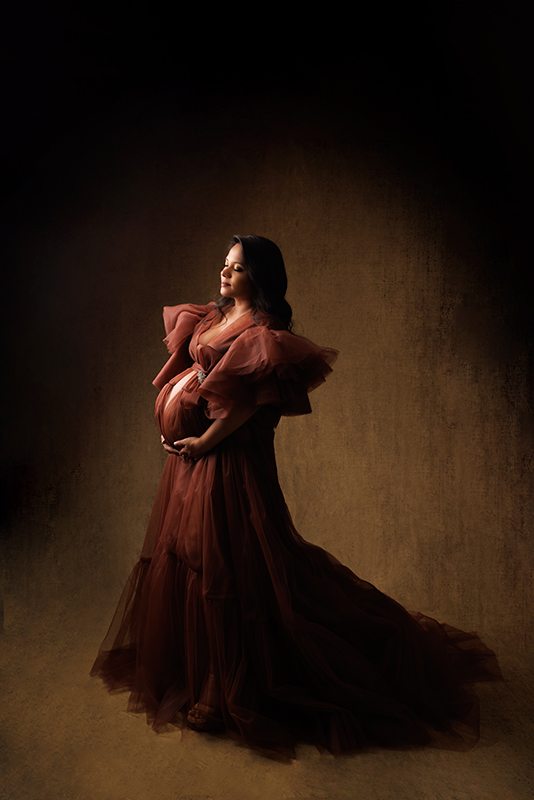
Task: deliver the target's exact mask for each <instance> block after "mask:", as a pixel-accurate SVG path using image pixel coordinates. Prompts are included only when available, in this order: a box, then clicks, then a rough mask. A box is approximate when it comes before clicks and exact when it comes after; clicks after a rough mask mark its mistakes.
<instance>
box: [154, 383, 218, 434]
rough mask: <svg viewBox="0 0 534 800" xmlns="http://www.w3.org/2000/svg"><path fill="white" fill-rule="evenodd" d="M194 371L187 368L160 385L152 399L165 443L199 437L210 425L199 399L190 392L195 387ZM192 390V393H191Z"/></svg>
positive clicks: (196, 386) (196, 385)
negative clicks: (161, 387) (159, 390)
mask: <svg viewBox="0 0 534 800" xmlns="http://www.w3.org/2000/svg"><path fill="white" fill-rule="evenodd" d="M197 374H198V373H197V371H196V370H191V371H189V372H187V373H186V374H185V375H181V376H180V377H179V379H178V380H177V381H176V382H174V381H171V382H170V383H168V384H167V385H166V386H164V387H163V389H162V390H161V392H160V393H159V395H158V398H157V400H156V420H157V423H158V426H159V429H160V431H161V433H162V434H163V436H164V437H165V439H166V440H167V442H168V443H169V444H174V442H176V441H177V440H178V439H185V437H186V436H201V435H202V434H203V433H204V431H205V430H206V429H207V428H208V427H209V426H210V424H211V420H209V419H207V417H206V415H205V414H204V409H203V407H202V405H200V402H201V399H200V397H199V396H198V395H196V397H195V395H194V392H195V390H196V389H197V388H198V378H197ZM192 393H193V394H192Z"/></svg>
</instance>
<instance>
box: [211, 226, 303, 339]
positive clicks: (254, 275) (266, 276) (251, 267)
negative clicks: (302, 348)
mask: <svg viewBox="0 0 534 800" xmlns="http://www.w3.org/2000/svg"><path fill="white" fill-rule="evenodd" d="M236 244H240V245H241V247H242V248H243V258H244V262H245V264H244V266H245V268H246V270H247V273H248V276H249V278H250V283H251V288H252V303H253V306H254V309H255V310H257V311H266V312H267V313H268V314H271V315H272V316H273V317H277V318H278V319H279V320H281V321H282V322H283V323H284V325H285V326H286V328H287V329H288V330H291V325H292V322H291V315H292V313H293V312H292V310H291V306H290V305H289V303H288V302H287V300H286V299H285V293H286V290H287V275H286V268H285V264H284V259H283V257H282V253H281V252H280V248H279V247H278V245H276V244H275V243H274V242H271V240H270V239H266V238H265V237H263V236H234V237H233V238H232V241H231V242H230V244H229V246H228V250H227V251H226V252H227V253H228V252H229V251H230V250H231V249H232V247H233V246H234V245H236ZM230 304H233V300H231V299H230V298H226V297H221V298H220V300H219V301H218V302H217V306H218V307H219V309H220V310H221V311H222V312H223V313H224V308H225V306H228V305H230Z"/></svg>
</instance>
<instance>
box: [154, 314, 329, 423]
mask: <svg viewBox="0 0 534 800" xmlns="http://www.w3.org/2000/svg"><path fill="white" fill-rule="evenodd" d="M214 310H215V305H214V303H210V304H208V305H206V306H198V305H192V304H186V305H180V306H172V307H165V309H164V321H165V330H166V332H167V336H166V338H165V339H164V341H165V343H166V345H167V348H168V350H169V353H170V354H171V357H170V358H169V360H168V361H167V363H166V364H165V366H164V367H163V369H162V370H161V371H160V373H159V374H158V376H157V377H156V378H155V379H154V385H155V386H157V387H158V388H159V389H162V388H163V386H164V385H165V384H166V383H168V382H169V381H171V380H173V379H174V378H176V376H178V375H179V374H182V373H183V372H184V371H185V370H186V369H188V368H189V367H191V366H192V365H193V364H195V365H196V366H197V367H198V369H199V370H201V371H202V372H203V373H204V374H205V375H206V376H207V377H206V378H205V379H203V381H202V384H201V385H200V384H197V385H195V386H192V387H188V391H186V392H184V393H183V398H182V401H181V402H182V403H183V405H184V406H189V407H192V406H196V405H203V406H204V407H205V408H206V415H207V416H208V418H210V419H218V418H221V417H226V416H227V415H228V414H229V413H231V411H232V410H233V409H234V408H235V407H236V406H247V407H249V408H256V409H259V408H261V407H262V406H266V405H273V406H276V408H277V410H278V411H279V413H280V414H283V415H298V414H308V413H310V411H311V407H310V403H309V400H308V396H307V395H308V392H310V391H312V390H313V389H315V388H316V387H317V386H319V385H320V384H321V383H323V382H324V381H325V380H326V378H327V377H328V375H329V374H330V373H331V372H332V367H331V365H332V364H333V362H334V361H335V360H336V358H337V355H338V353H337V351H336V350H333V349H332V348H327V347H320V346H318V345H316V344H314V343H313V342H311V341H310V340H309V339H306V338H305V337H303V336H297V335H295V334H293V333H290V332H289V331H287V330H280V329H279V328H280V327H281V326H280V325H279V324H278V323H277V321H276V320H275V319H274V318H271V317H269V316H268V315H266V314H264V315H260V316H259V317H258V318H257V319H254V318H253V317H252V316H250V315H247V317H246V318H245V319H244V320H243V321H242V323H241V325H240V326H238V327H237V328H235V327H234V326H231V327H230V329H229V332H230V331H233V334H234V335H233V336H230V338H229V339H224V338H223V340H222V341H221V338H220V337H217V340H215V341H213V342H211V343H210V344H209V345H202V344H199V341H198V338H199V334H200V332H201V330H205V327H206V326H207V325H208V324H209V322H210V321H212V319H213V318H214V314H212V313H210V312H214ZM202 321H204V325H203V326H202V329H201V330H199V327H198V326H199V323H200V322H202Z"/></svg>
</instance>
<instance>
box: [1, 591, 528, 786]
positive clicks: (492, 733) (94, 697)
mask: <svg viewBox="0 0 534 800" xmlns="http://www.w3.org/2000/svg"><path fill="white" fill-rule="evenodd" d="M109 613H110V608H109V607H106V608H99V609H95V608H85V609H84V611H83V612H80V610H79V609H76V608H74V607H72V606H71V607H70V608H65V607H58V608H56V609H55V610H54V611H53V612H52V611H50V610H49V611H48V612H46V613H44V612H43V613H41V615H38V616H36V615H35V613H33V614H32V615H31V619H30V618H29V615H28V614H27V613H25V612H24V610H23V609H21V608H17V607H15V605H14V604H10V603H9V602H7V604H6V624H5V632H4V634H3V637H2V672H3V683H4V689H3V691H2V696H3V701H2V704H1V709H0V717H3V720H2V732H3V733H2V735H3V739H4V745H3V768H2V777H1V781H0V797H1V798H2V800H60V798H64V799H65V800H208V799H209V800H227V799H228V800H241V798H243V800H286V798H287V799H288V800H289V798H300V799H301V800H311V799H312V798H314V800H315V798H317V800H318V799H319V798H328V800H348V799H349V798H358V800H375V799H376V800H385V798H395V800H438V798H439V800H474V799H475V798H476V800H523V798H525V799H526V798H532V797H534V765H533V762H534V680H533V676H532V672H530V674H529V671H528V669H527V664H526V659H525V658H521V657H518V656H517V654H512V653H510V652H509V651H507V649H506V648H504V647H503V652H501V653H499V660H500V663H501V666H502V669H503V672H504V674H505V681H504V683H502V682H499V683H494V684H480V685H479V687H478V691H479V696H480V698H481V734H482V735H481V740H480V741H479V743H478V744H477V745H476V747H475V748H474V749H473V750H471V751H469V752H460V753H459V752H447V751H443V750H435V749H419V750H409V751H400V750H395V751H388V750H373V751H366V752H362V753H361V754H357V755H351V756H344V757H341V758H339V757H338V758H334V757H333V756H331V755H329V754H320V753H319V752H318V751H317V750H316V749H314V748H312V747H308V746H302V747H299V748H298V750H297V758H296V760H295V761H294V762H293V763H291V764H283V763H279V762H276V761H272V760H269V759H266V758H264V757H263V756H261V755H259V754H257V753H255V752H253V751H251V750H249V749H247V748H244V747H241V746H239V745H237V744H236V743H235V742H233V741H229V740H226V739H224V738H221V737H218V736H213V735H209V734H200V733H196V732H192V731H187V732H186V733H185V734H182V733H181V732H180V731H179V730H176V731H174V732H172V733H164V734H159V735H156V734H155V733H154V732H153V731H152V730H151V729H150V728H148V727H147V725H146V724H145V719H144V717H142V716H136V715H133V714H129V713H127V712H126V710H125V709H126V699H127V698H126V695H124V694H120V695H114V696H111V695H109V694H108V693H107V692H106V691H105V690H104V689H103V687H102V685H101V683H100V682H99V681H98V680H95V679H91V678H89V674H88V673H89V669H90V667H91V664H92V660H93V658H94V655H95V652H96V650H97V647H98V645H99V643H100V641H101V639H102V637H103V634H104V633H105V628H106V626H107V622H108V620H109Z"/></svg>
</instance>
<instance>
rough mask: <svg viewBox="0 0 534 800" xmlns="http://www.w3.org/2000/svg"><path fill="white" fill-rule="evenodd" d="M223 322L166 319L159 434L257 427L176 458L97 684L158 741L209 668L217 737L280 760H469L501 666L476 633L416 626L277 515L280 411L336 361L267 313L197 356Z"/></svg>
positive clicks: (196, 315)
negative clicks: (304, 746)
mask: <svg viewBox="0 0 534 800" xmlns="http://www.w3.org/2000/svg"><path fill="white" fill-rule="evenodd" d="M217 314H218V312H217V311H216V309H215V308H214V305H213V304H209V305H207V306H198V305H192V304H187V305H182V306H176V307H171V308H166V309H165V310H164V321H165V329H166V333H167V336H166V339H165V340H164V341H165V342H166V344H167V346H168V349H169V352H170V358H169V361H168V362H167V364H166V365H165V366H164V368H163V369H162V371H161V372H160V373H159V375H158V376H157V378H156V379H155V381H154V383H155V385H156V386H157V387H158V388H159V389H160V393H159V395H158V398H157V401H156V418H157V421H158V424H159V426H160V429H161V432H162V433H163V435H164V436H165V438H166V439H167V441H168V442H170V443H172V442H174V441H175V440H176V439H178V438H182V437H185V436H194V435H200V434H201V433H202V432H203V431H204V430H205V429H206V428H207V426H209V425H210V424H211V421H212V420H213V419H216V418H221V417H225V416H226V415H227V414H228V413H230V412H231V411H232V410H233V409H234V408H236V407H239V406H242V405H246V406H249V407H254V408H255V409H256V413H255V414H254V415H253V416H252V417H251V418H250V420H249V421H248V422H247V423H245V424H244V425H243V426H242V427H241V428H239V429H238V430H237V431H236V432H235V433H233V434H232V435H231V436H229V437H227V438H226V439H225V440H224V441H223V442H221V443H220V444H219V445H218V446H217V447H216V448H214V449H213V450H212V451H211V452H210V453H208V454H207V455H206V456H204V457H203V458H201V459H199V460H198V461H195V462H184V461H183V460H182V459H180V458H178V457H177V456H174V455H169V457H168V459H167V462H166V465H165V468H164V471H163V475H162V478H161V482H160V485H159V488H158V491H157V496H156V500H155V503H154V509H153V512H152V516H151V519H150V523H149V527H148V531H147V535H146V539H145V542H144V545H143V549H142V552H141V557H140V560H139V562H138V564H137V565H136V567H135V568H134V570H133V572H132V575H131V576H130V579H129V581H128V584H127V586H126V588H125V590H124V593H123V596H122V598H121V601H120V603H119V606H118V608H117V611H116V613H115V616H114V619H113V622H112V624H111V627H110V629H109V631H108V634H107V636H106V638H105V640H104V642H103V643H102V646H101V648H100V652H99V654H98V657H97V659H96V661H95V664H94V666H93V669H92V673H91V674H93V675H100V676H101V677H102V678H103V680H104V681H105V683H106V685H107V686H108V688H109V689H110V690H121V689H122V690H129V691H130V693H131V694H130V701H129V706H128V707H129V709H130V710H132V711H145V712H146V714H147V718H148V721H149V722H150V723H151V724H152V725H153V727H154V728H155V730H163V729H165V728H166V727H167V726H168V725H169V724H177V722H178V721H179V720H180V718H181V715H183V714H184V713H186V712H187V710H188V709H190V708H191V707H192V706H193V704H194V703H195V702H197V701H198V699H199V696H200V692H201V689H202V686H203V684H204V683H205V681H206V678H207V675H208V672H209V670H210V668H211V670H213V672H214V673H215V675H216V678H217V682H218V686H219V690H218V695H219V696H218V702H217V705H218V706H219V707H220V711H219V712H218V717H220V719H221V720H222V725H221V727H222V729H223V730H224V731H226V733H228V734H229V735H232V736H235V737H236V738H238V739H240V740H242V741H244V742H245V743H247V744H249V745H250V746H252V747H254V748H256V749H258V750H259V751H261V752H263V753H265V754H266V755H271V756H274V757H278V758H283V759H287V758H292V757H294V748H295V745H296V744H297V743H298V742H299V741H301V742H308V743H314V744H315V745H317V746H318V747H319V748H320V749H323V748H324V749H326V750H329V751H330V752H332V753H341V752H347V751H352V750H355V749H358V748H362V747H365V746H367V745H383V746H392V745H407V744H425V743H428V742H430V741H433V742H434V743H436V742H437V743H439V744H441V745H443V746H446V747H453V748H460V749H464V748H465V747H468V746H470V745H472V744H473V743H474V742H475V741H476V738H477V736H478V715H477V698H476V695H475V694H474V692H473V691H472V689H471V688H470V687H469V686H467V685H466V684H469V683H471V682H473V681H476V680H486V679H492V678H499V677H500V672H499V668H498V665H497V662H496V660H495V657H494V654H493V653H492V652H491V651H490V650H488V649H487V648H486V647H485V646H484V645H483V644H482V643H481V642H480V640H479V639H478V637H477V636H476V634H466V633H463V632H462V631H458V630H456V629H454V628H451V627H450V626H446V625H439V624H438V623H437V622H436V621H435V620H432V619H429V618H428V617H424V616H423V615H421V614H415V615H412V614H409V613H408V612H407V611H406V610H405V609H404V608H402V607H401V606H400V605H399V604H398V603H396V602H395V601H394V600H392V599H391V598H390V597H388V596H386V595H384V594H383V593H381V592H380V591H379V590H378V589H377V588H375V587H374V586H373V585H372V584H370V583H368V582H367V581H364V580H361V579H360V578H358V577H357V576H356V575H355V574H354V573H353V572H352V571H351V570H349V569H348V568H347V567H345V566H343V565H342V564H340V563H339V562H338V561H337V560H336V559H335V558H334V557H333V556H332V555H330V554H329V553H327V552H326V551H324V550H322V549H321V548H319V547H317V546H315V545H312V544H310V543H308V542H306V541H304V540H303V539H302V537H301V536H300V535H299V534H298V533H297V531H296V530H295V528H294V526H293V523H292V521H291V517H290V514H289V512H288V509H287V507H286V504H285V501H284V498H283V495H282V491H281V489H280V486H279V483H278V477H277V470H276V462H275V455H274V429H275V427H276V425H277V423H278V421H279V419H280V415H281V414H286V415H291V414H303V413H308V412H309V411H310V405H309V401H308V391H310V390H311V389H313V388H315V387H316V386H318V385H319V384H320V383H321V382H322V381H323V380H324V379H325V378H326V377H327V376H328V374H329V373H330V371H331V367H330V365H331V363H332V362H333V361H334V360H335V358H336V355H337V354H336V351H334V350H331V349H329V348H321V347H318V346H317V345H315V344H313V343H312V342H310V341H308V340H307V339H304V338H303V337H299V336H295V335H294V334H292V333H289V332H288V331H286V330H284V329H283V326H282V325H281V324H277V322H276V320H274V319H272V318H269V317H268V316H266V315H263V316H262V317H261V318H260V319H256V320H255V319H253V318H252V317H251V315H246V316H245V317H242V318H241V319H239V320H237V321H236V323H234V324H233V325H229V326H227V328H226V329H223V332H222V333H221V334H219V335H218V336H216V338H215V339H213V340H212V341H211V342H210V344H209V345H201V344H200V343H199V337H200V336H201V334H202V332H203V331H205V330H206V329H207V327H209V325H210V323H212V322H213V321H215V320H216V319H217ZM258 323H259V324H258ZM188 374H190V379H189V380H188V381H186V383H185V385H184V387H183V389H182V390H181V392H180V393H179V394H178V395H177V397H174V398H173V399H172V400H171V401H170V402H169V397H170V394H171V392H172V389H173V386H174V385H175V384H176V383H177V382H178V381H179V380H180V379H182V378H183V377H184V376H185V375H188ZM437 732H441V734H440V735H438V733H437Z"/></svg>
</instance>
